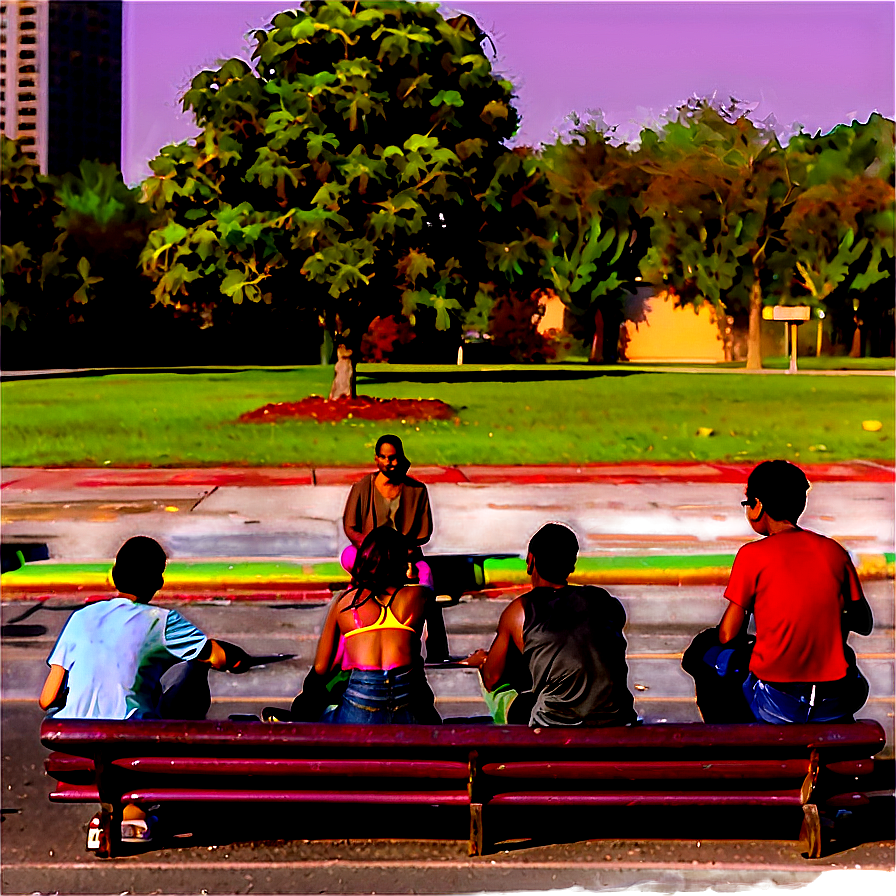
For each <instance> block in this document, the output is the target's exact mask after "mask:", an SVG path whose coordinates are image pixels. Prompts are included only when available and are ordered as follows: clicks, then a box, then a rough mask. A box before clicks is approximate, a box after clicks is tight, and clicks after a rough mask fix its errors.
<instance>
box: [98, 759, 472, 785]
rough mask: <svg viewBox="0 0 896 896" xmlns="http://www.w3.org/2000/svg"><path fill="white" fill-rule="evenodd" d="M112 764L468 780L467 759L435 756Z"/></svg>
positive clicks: (168, 770) (119, 762)
mask: <svg viewBox="0 0 896 896" xmlns="http://www.w3.org/2000/svg"><path fill="white" fill-rule="evenodd" d="M112 764H113V765H115V766H117V767H119V768H124V769H128V770H129V771H137V772H148V773H149V772H155V773H163V774H167V775H295V776H303V777H314V776H327V777H333V776H342V775H345V776H351V777H367V778H371V777H376V778H438V779H459V780H466V779H467V776H468V775H469V768H468V766H467V763H465V762H448V761H439V760H432V759H413V760H407V759H405V760H401V759H395V760H390V759H383V760H366V759H265V758H258V759H251V758H239V759H229V758H228V759H215V758H213V757H206V756H135V757H132V758H127V759H115V760H113V762H112Z"/></svg>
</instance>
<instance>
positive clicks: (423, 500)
mask: <svg viewBox="0 0 896 896" xmlns="http://www.w3.org/2000/svg"><path fill="white" fill-rule="evenodd" d="M417 519H418V523H417V526H416V528H417V532H416V533H415V536H414V537H415V539H416V543H417V547H419V546H420V545H422V544H426V542H427V541H429V539H430V538H431V537H432V508H431V507H430V505H429V492H428V491H427V490H426V486H425V485H424V486H423V494H422V495H421V496H420V506H419V508H418V513H417Z"/></svg>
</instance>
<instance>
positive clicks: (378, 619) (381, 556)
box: [314, 526, 431, 725]
mask: <svg viewBox="0 0 896 896" xmlns="http://www.w3.org/2000/svg"><path fill="white" fill-rule="evenodd" d="M407 557H408V548H407V543H406V541H405V538H404V537H403V536H402V535H401V534H400V533H399V532H397V531H396V530H395V529H392V528H391V527H386V526H381V527H379V528H377V529H374V530H373V531H372V532H370V533H369V534H368V535H367V537H366V538H365V539H364V541H363V543H362V544H361V547H360V549H359V551H358V555H357V558H356V559H355V563H354V566H353V567H352V584H351V587H350V588H349V589H348V591H345V592H343V593H342V594H337V595H336V596H335V597H334V598H333V601H332V602H331V604H330V609H329V611H328V613H327V618H326V621H325V622H324V628H323V632H322V633H321V636H320V641H319V642H318V646H317V653H316V654H315V658H314V671H315V672H316V673H317V674H318V675H320V676H327V675H329V674H330V672H331V671H332V669H333V668H334V666H335V665H336V664H337V662H338V663H340V664H341V666H342V668H343V669H350V670H351V676H350V679H349V683H348V687H347V688H346V691H345V695H344V697H343V699H342V703H341V704H340V705H339V706H338V707H337V708H336V709H335V710H331V711H330V712H329V713H328V714H327V715H325V717H324V721H331V722H339V723H344V724H368V725H371V724H372V725H383V724H409V723H414V722H417V721H418V719H417V717H416V716H415V714H414V711H413V703H414V700H415V698H417V699H418V695H419V694H420V692H421V690H422V689H426V688H427V686H426V680H425V676H424V673H423V665H422V661H421V660H420V639H421V635H422V630H423V620H424V609H425V605H426V601H427V599H428V598H430V596H431V595H430V591H429V589H427V588H424V587H423V586H421V585H409V584H407V565H408V560H407Z"/></svg>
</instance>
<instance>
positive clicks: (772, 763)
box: [482, 757, 809, 781]
mask: <svg viewBox="0 0 896 896" xmlns="http://www.w3.org/2000/svg"><path fill="white" fill-rule="evenodd" d="M808 769H809V760H808V757H807V758H805V759H769V760H752V761H750V760H736V759H729V760H726V759H721V760H706V761H703V762H699V761H695V760H681V761H679V762H661V761H657V762H641V761H632V762H500V763H499V762H487V763H485V764H484V765H483V766H482V773H483V774H484V775H492V776H493V777H496V778H543V779H566V778H590V779H598V780H608V781H615V780H629V781H649V780H666V779H669V778H796V777H802V776H804V775H805V774H806V773H807V772H808Z"/></svg>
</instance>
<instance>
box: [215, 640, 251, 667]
mask: <svg viewBox="0 0 896 896" xmlns="http://www.w3.org/2000/svg"><path fill="white" fill-rule="evenodd" d="M218 644H219V645H220V646H221V647H222V648H223V650H224V653H225V655H226V658H227V660H226V664H225V666H224V671H225V672H234V673H236V674H237V675H241V674H242V673H243V672H248V671H249V670H250V669H251V668H252V657H251V656H250V655H249V654H248V653H246V651H245V650H243V648H242V647H237V646H236V644H231V643H230V642H229V641H218Z"/></svg>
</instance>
